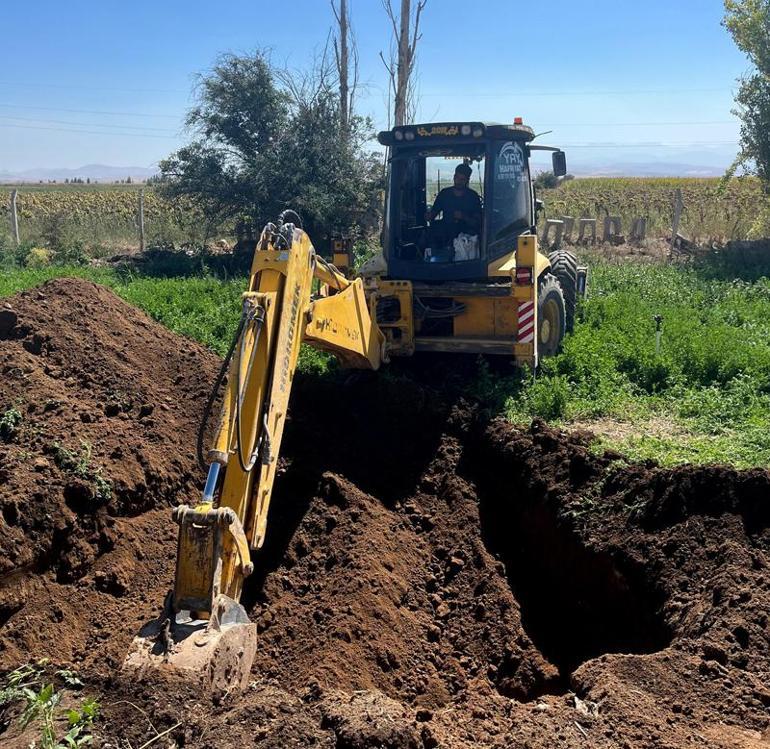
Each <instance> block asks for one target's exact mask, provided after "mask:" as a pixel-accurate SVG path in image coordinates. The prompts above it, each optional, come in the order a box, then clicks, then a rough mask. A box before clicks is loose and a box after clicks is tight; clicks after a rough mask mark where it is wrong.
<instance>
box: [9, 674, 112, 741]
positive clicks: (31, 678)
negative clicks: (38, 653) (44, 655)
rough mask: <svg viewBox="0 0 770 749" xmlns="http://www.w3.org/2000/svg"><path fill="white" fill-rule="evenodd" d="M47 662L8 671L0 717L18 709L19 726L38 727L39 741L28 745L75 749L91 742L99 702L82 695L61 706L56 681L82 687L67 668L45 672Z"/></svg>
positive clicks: (61, 696)
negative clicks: (51, 674)
mask: <svg viewBox="0 0 770 749" xmlns="http://www.w3.org/2000/svg"><path fill="white" fill-rule="evenodd" d="M48 671H49V669H48V661H47V660H40V661H38V662H36V663H34V664H31V663H28V664H26V665H24V666H21V667H19V668H17V669H16V670H15V671H11V673H9V674H8V676H7V677H6V678H5V682H4V683H3V685H2V688H0V717H2V718H5V715H6V714H7V712H8V711H9V710H10V709H20V711H21V712H20V715H19V717H18V719H17V722H18V726H19V729H21V730H22V731H26V730H27V729H29V728H31V727H34V728H35V730H36V731H37V730H39V734H38V740H39V743H38V740H35V741H33V742H32V743H31V744H30V746H40V747H41V749H76V748H77V747H83V746H88V745H90V744H91V743H92V742H93V736H92V733H91V732H92V727H93V722H94V720H95V719H96V717H97V716H98V714H99V703H98V702H97V701H96V700H94V699H92V698H89V697H87V698H85V699H84V700H82V701H81V702H78V703H76V704H75V706H73V707H70V708H60V703H61V702H62V699H63V697H64V692H62V691H60V690H57V688H56V682H59V683H63V685H64V686H65V687H67V688H68V689H78V688H80V687H81V686H82V682H81V681H80V679H79V678H78V677H77V676H76V675H75V674H74V673H73V672H72V671H69V670H66V669H64V670H59V671H56V672H55V673H54V674H53V677H50V676H49V675H48Z"/></svg>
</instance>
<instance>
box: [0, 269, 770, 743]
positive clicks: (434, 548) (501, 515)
mask: <svg viewBox="0 0 770 749" xmlns="http://www.w3.org/2000/svg"><path fill="white" fill-rule="evenodd" d="M36 294H37V292H31V293H30V294H28V295H25V296H23V297H17V298H15V299H14V300H11V304H12V306H13V308H14V310H15V311H16V312H17V314H18V321H17V322H16V323H15V324H14V326H13V327H12V328H10V329H9V330H10V332H8V331H6V333H4V334H3V335H4V336H5V340H3V341H2V342H0V356H2V357H3V361H4V362H5V365H4V366H7V367H11V368H13V367H16V368H18V370H19V372H20V374H18V375H14V377H16V378H21V373H26V377H27V380H26V382H27V384H26V385H25V387H24V390H23V391H22V392H23V393H24V394H25V395H24V400H23V402H22V403H21V407H20V408H19V411H20V412H22V413H24V414H25V419H24V420H23V421H22V422H21V424H20V425H19V426H18V428H14V429H13V430H12V434H11V435H10V437H7V438H4V439H6V440H7V441H6V442H5V444H3V445H2V450H3V456H4V457H3V464H2V469H1V470H4V471H7V478H6V481H5V483H4V484H3V486H2V487H1V488H0V502H2V506H3V508H5V507H6V506H9V507H10V506H13V504H14V503H16V504H17V505H18V504H19V503H20V502H22V501H26V502H27V503H28V504H27V505H25V507H24V508H23V511H20V512H18V513H17V514H16V515H15V518H16V521H15V523H14V524H9V523H8V518H7V517H6V511H5V509H3V517H4V518H5V524H2V525H0V532H1V535H0V542H1V543H2V544H3V546H2V548H3V549H4V550H7V554H6V557H5V560H4V562H3V563H4V564H6V565H8V566H7V569H9V570H15V572H12V573H11V576H10V577H9V576H8V575H6V576H4V578H3V581H4V587H3V590H4V591H5V592H6V594H7V595H10V592H12V591H18V590H21V589H24V590H26V591H27V599H26V604H25V601H23V600H21V601H17V602H16V603H15V604H13V606H11V607H10V609H9V608H6V615H5V618H6V619H7V621H5V623H4V624H3V625H2V627H0V636H2V638H3V639H2V642H3V643H4V648H5V649H4V651H3V652H2V654H1V655H2V659H3V663H4V665H5V666H10V665H12V664H14V663H18V662H21V661H24V660H27V659H29V657H30V655H34V656H43V655H47V656H51V657H53V658H54V659H55V660H56V661H57V662H71V661H74V662H76V663H79V665H78V670H79V671H80V672H81V673H82V674H84V676H85V677H87V688H88V689H89V690H90V691H92V692H97V693H98V694H99V696H100V702H101V704H102V719H101V720H100V722H99V724H98V733H99V734H100V735H101V737H102V738H103V739H104V740H105V741H106V742H108V743H110V744H111V745H112V746H123V745H128V744H127V743H126V742H130V745H132V746H141V745H142V744H144V743H145V742H146V741H149V740H150V739H153V738H154V737H156V736H157V735H158V733H160V732H162V731H165V730H166V729H172V730H170V732H169V733H168V734H166V735H165V736H164V740H169V739H170V740H173V741H175V742H176V744H177V745H185V746H196V747H215V746H237V745H253V746H257V747H262V748H263V749H264V748H266V747H276V748H277V747H288V746H318V747H330V748H331V747H338V748H343V749H351V748H356V747H362V748H363V747H391V748H393V749H395V748H396V747H415V748H417V749H423V748H430V747H439V746H440V747H468V746H486V747H508V746H528V747H532V748H536V747H543V748H545V747H553V746H557V745H558V746H568V747H571V746H574V747H578V746H581V747H582V746H595V747H618V746H621V747H651V746H655V747H683V746H699V747H700V746H710V747H727V746H738V747H762V746H767V745H768V744H770V738H769V736H770V734H768V733H767V731H768V725H769V724H770V719H768V715H767V708H768V706H770V691H769V690H768V689H767V688H766V686H765V685H766V684H767V682H768V677H769V676H770V673H769V672H770V659H769V658H768V639H770V626H769V624H768V616H767V613H766V612H767V611H768V608H769V605H770V575H768V569H767V564H768V553H769V552H770V549H769V548H768V545H769V544H770V531H769V530H768V528H770V515H768V509H767V508H768V507H769V506H770V505H768V500H767V497H768V496H770V476H768V474H767V472H765V471H758V470H757V471H749V472H736V471H732V470H730V469H726V468H720V467H709V468H700V469H696V468H691V467H689V468H681V469H677V470H673V471H672V470H662V469H659V468H656V467H655V466H653V465H628V464H626V463H625V462H624V461H622V460H620V459H619V456H617V455H609V454H607V455H603V456H595V455H593V454H592V453H591V452H590V450H589V439H590V438H589V437H588V436H587V435H581V434H572V435H569V434H564V433H561V432H558V431H555V430H552V429H550V428H548V427H546V426H545V425H543V424H541V423H536V424H534V425H533V426H532V428H531V429H530V430H528V431H526V432H520V431H517V430H515V429H513V428H512V427H511V426H510V425H509V424H506V423H505V422H503V421H491V422H489V421H487V420H485V419H484V418H482V416H481V414H479V413H478V412H477V410H476V409H475V408H474V407H472V406H471V405H470V404H468V403H466V402H464V401H463V400H462V399H461V398H457V397H447V395H446V392H447V390H446V389H444V388H443V387H442V390H441V392H439V390H438V389H437V388H436V387H435V384H436V382H437V378H436V370H435V369H433V368H430V367H428V366H425V367H423V368H422V369H420V368H419V367H420V365H416V366H417V367H418V368H417V369H415V367H414V366H413V367H412V369H411V370H410V371H408V372H405V371H404V370H403V369H401V370H399V369H396V368H392V369H391V370H390V371H389V372H387V373H382V374H380V375H378V376H376V377H369V376H365V377H352V378H351V377H340V378H339V380H335V381H318V380H311V379H303V378H297V382H296V385H295V392H294V393H293V396H292V398H293V401H292V408H291V418H290V422H289V424H288V426H287V431H286V437H285V441H284V449H283V451H282V459H281V460H282V465H281V469H280V472H279V477H278V480H277V483H276V489H275V494H274V499H273V505H272V508H271V517H270V523H269V531H268V539H267V542H266V544H265V547H264V548H263V549H262V550H261V551H260V552H258V553H256V554H255V557H254V561H255V564H256V569H257V572H256V573H255V574H254V575H253V576H252V578H250V580H249V585H248V588H247V590H246V592H245V596H244V598H245V603H246V604H247V606H248V608H249V610H250V612H251V616H252V618H253V619H254V620H255V621H256V622H257V623H258V627H259V632H260V635H259V652H258V657H257V662H256V664H255V668H254V674H253V677H254V681H253V683H252V686H251V688H250V689H249V691H248V692H247V693H246V694H244V695H240V696H238V697H231V698H229V699H227V700H225V701H223V702H221V703H220V704H217V705H211V704H207V703H205V702H202V701H201V699H200V697H198V696H197V695H194V694H190V693H187V692H185V691H184V690H181V689H180V690H175V689H174V690H168V689H165V690H158V689H157V687H156V686H154V685H153V684H152V683H142V682H138V683H129V684H127V683H125V682H123V681H122V680H120V679H119V678H117V677H116V676H115V670H114V666H115V664H116V663H117V661H118V659H119V657H120V656H121V654H122V653H123V652H124V651H125V649H126V647H127V644H128V639H129V638H130V636H131V635H132V634H133V632H134V631H135V630H136V629H137V628H138V625H139V623H140V622H142V621H145V620H146V619H148V618H149V617H150V616H152V615H153V614H154V613H155V612H156V611H157V607H158V605H159V604H160V602H161V600H162V598H163V594H164V593H165V590H166V589H167V588H168V585H169V583H170V577H171V571H172V566H173V554H174V540H173V533H172V529H171V524H170V522H169V519H168V512H167V510H166V509H163V507H164V505H165V504H167V503H168V502H169V501H172V500H173V499H174V498H176V499H181V498H183V497H184V498H187V497H189V494H188V492H191V491H193V492H194V490H193V488H192V483H191V482H193V481H194V479H196V478H198V477H197V476H196V472H195V468H194V462H193V457H192V454H191V446H192V445H193V444H194V436H195V428H196V421H197V415H198V413H199V411H200V407H201V400H202V396H203V394H204V392H205V391H206V389H207V387H208V386H209V383H210V382H211V379H212V378H213V374H214V370H215V367H216V362H215V361H214V359H213V358H212V357H211V356H210V355H207V354H206V353H205V352H203V351H201V350H200V349H199V348H198V347H196V346H194V345H193V344H190V343H189V342H187V341H182V340H180V339H178V338H176V337H174V336H172V335H171V334H169V333H167V332H166V331H163V330H162V329H160V328H158V327H157V326H156V325H154V323H152V322H151V321H149V320H147V318H145V317H144V316H142V315H141V314H139V313H137V312H135V311H133V310H130V309H129V308H127V307H125V305H123V304H122V303H121V302H119V301H118V300H116V299H115V298H114V297H113V296H112V295H111V294H109V292H106V291H104V290H102V289H98V287H93V286H91V285H88V284H84V283H83V282H57V283H56V284H49V285H48V286H47V287H44V288H43V290H42V294H43V295H44V296H45V297H46V298H45V299H44V300H37V298H36ZM88 298H90V299H92V300H93V299H97V300H98V304H96V303H94V308H93V309H92V311H91V314H90V315H82V314H80V315H78V314H77V313H75V312H74V311H73V309H72V308H73V304H72V300H73V299H74V300H80V301H81V302H83V301H84V300H86V299H88ZM40 301H45V302H46V305H45V306H43V305H42V304H40V303H39V302H40ZM104 310H107V311H109V314H108V313H105V314H103V315H102V314H101V313H102V311H104ZM25 320H26V322H25ZM27 328H29V329H27ZM116 330H117V331H119V332H118V334H117V335H115V331H116ZM86 333H87V334H86ZM67 335H70V336H71V338H70V340H68V339H67V338H66V336H67ZM36 336H38V339H36ZM92 338H93V339H96V340H98V341H101V342H102V345H100V346H96V347H93V346H90V345H88V346H87V345H86V343H85V341H89V342H90V341H91V339H92ZM35 340H40V341H41V343H40V345H39V346H38V344H36V343H35ZM63 342H66V343H63ZM123 346H128V349H127V350H124V349H123V348H122V347H123ZM30 347H32V348H37V349H39V350H38V351H37V353H33V352H31V351H30V350H29V348H30ZM180 350H181V351H184V352H188V351H193V352H194V357H195V361H190V358H188V355H187V354H186V353H185V354H180V353H179V352H180ZM105 352H106V353H105ZM120 353H122V354H123V355H124V356H123V357H122V356H120V355H119V354H120ZM53 357H58V361H59V362H61V363H55V362H54V359H53ZM140 357H141V358H140ZM137 361H141V362H142V364H141V366H137ZM91 362H93V363H91ZM190 364H192V366H190ZM46 368H49V369H51V368H52V369H53V370H54V371H56V372H60V373H61V372H72V374H67V375H65V377H64V378H62V376H61V375H60V376H59V377H58V378H53V377H52V375H50V374H48V373H46V372H45V370H46ZM116 369H117V372H116ZM77 373H88V374H89V381H88V386H87V387H84V386H83V384H82V381H81V380H80V378H79V375H78V374H77ZM68 377H69V378H71V383H70V384H69V385H66V386H65V384H64V383H66V382H67V378H68ZM177 377H183V378H186V379H184V380H182V381H180V383H177V384H174V378H177ZM53 380H55V381H56V384H54V382H53ZM20 382H23V380H20V379H17V380H16V381H15V385H13V386H8V390H7V391H6V390H5V389H4V390H2V391H0V393H2V396H3V398H4V399H5V400H4V402H5V403H10V400H9V397H10V396H9V394H8V393H11V394H12V395H13V394H14V393H15V392H18V391H19V387H20ZM127 383H129V384H130V390H129V391H128V395H130V396H131V397H130V398H129V397H128V395H121V396H115V395H114V392H113V391H115V390H116V388H117V387H118V385H119V384H121V385H122V386H123V387H129V385H128V384H127ZM442 386H443V383H442ZM3 387H4V388H5V387H6V386H5V385H4V386H3ZM14 388H15V390H14ZM44 388H58V389H57V390H56V392H58V393H59V395H58V396H57V397H58V398H59V399H60V400H61V399H63V398H64V397H65V396H67V398H68V400H67V401H66V402H67V403H68V404H69V405H68V407H67V408H61V409H60V410H58V411H56V410H50V411H45V410H44V409H43V408H42V407H40V406H38V408H36V409H35V410H34V411H33V412H31V416H30V417H27V416H26V414H27V413H30V412H28V405H29V403H30V402H32V401H33V398H34V401H35V402H36V403H40V402H41V401H43V400H45V398H46V397H47V395H46V394H47V393H48V392H49V391H48V390H45V389H44ZM111 393H112V396H110V394H111ZM120 393H123V391H120ZM107 396H110V397H107ZM164 398H167V399H168V400H167V402H166V405H167V406H168V408H169V410H168V411H166V412H165V418H164V419H162V420H161V419H158V420H157V422H156V423H155V424H153V425H152V426H149V425H148V424H147V423H146V422H147V421H148V420H150V421H154V420H155V419H154V413H155V412H154V413H153V414H151V415H150V416H149V417H148V416H143V417H139V412H140V410H141V406H142V405H143V404H144V403H147V404H155V407H156V409H157V408H158V404H160V403H163V402H164ZM182 398H184V401H183V400H182ZM113 402H117V403H122V402H126V403H128V402H130V403H132V404H133V405H132V407H131V408H129V409H127V410H124V409H123V408H121V409H120V411H119V414H125V418H123V417H121V416H120V415H117V416H107V415H106V414H105V413H103V412H100V411H99V407H100V406H99V404H101V408H102V409H103V408H104V404H106V403H113ZM83 403H86V404H88V408H87V409H85V410H87V411H88V412H89V413H92V414H94V413H95V414H100V413H101V415H100V416H99V420H96V419H94V420H93V421H88V420H85V421H84V420H82V419H81V418H80V417H79V413H80V408H81V405H80V404H83ZM136 404H139V406H138V407H137V405H136ZM75 408H77V409H78V411H77V412H75ZM32 417H35V418H37V417H39V418H40V419H41V422H40V426H39V427H37V428H33V424H35V423H36V422H31V423H27V422H28V418H29V419H31V418H32ZM43 417H45V419H44V418H43ZM150 433H154V434H159V435H161V436H160V438H159V440H160V441H158V442H152V440H150V439H149V438H148V436H149V434H150ZM52 439H55V440H58V441H60V442H61V443H62V444H63V440H64V439H67V440H69V442H67V444H68V445H69V448H68V449H70V450H72V449H75V447H76V446H77V444H78V441H79V440H81V439H84V440H89V442H90V443H91V444H92V445H94V448H93V452H92V461H91V462H92V463H93V466H92V467H91V468H90V469H89V470H90V473H89V472H88V471H86V475H87V476H90V479H89V480H88V481H90V482H91V483H95V476H96V475H97V474H96V469H97V468H101V474H100V475H101V476H102V477H103V478H110V479H112V480H113V481H114V486H113V492H112V494H111V495H110V497H109V499H107V500H106V501H105V500H90V503H86V504H77V503H76V504H75V506H74V507H73V506H71V505H70V504H68V501H67V497H68V496H69V495H68V494H67V493H66V492H65V488H66V486H67V482H68V481H69V480H70V479H71V476H70V473H72V470H70V469H67V468H66V467H62V466H61V465H59V464H58V463H57V461H56V460H55V457H54V455H55V454H52V453H51V452H50V451H48V450H46V445H48V444H49V442H50V440H52ZM148 444H150V445H152V446H153V449H152V450H149V448H148ZM116 445H120V446H122V447H123V449H124V454H125V455H133V454H134V453H133V450H132V448H128V449H127V448H126V445H130V446H139V445H141V446H142V449H146V450H149V452H148V459H147V460H145V461H144V462H142V461H139V460H136V461H133V460H129V461H126V460H124V461H123V462H121V461H119V460H116V459H113V458H111V457H110V456H111V451H112V450H114V447H115V446H116ZM73 446H74V447H73ZM97 446H98V449H99V452H97ZM23 453H24V454H28V455H27V457H26V458H24V460H28V461H32V463H31V464H25V463H22V462H21V461H22V460H23V459H22V457H21V456H22V454H23ZM38 456H39V457H43V458H45V460H46V461H47V462H48V463H49V465H48V467H47V468H46V471H45V472H42V471H41V473H40V474H38V472H37V471H36V470H35V466H34V461H35V460H36V459H37V457H38ZM9 460H12V461H15V462H14V463H13V465H14V466H17V467H16V469H15V470H8V465H9ZM174 461H176V463H175V462H174ZM30 465H31V467H30ZM41 465H42V464H41ZM41 477H42V478H41ZM78 478H80V479H82V476H80V477H78ZM88 481H86V483H88ZM139 485H142V486H144V487H145V488H144V489H143V490H138V488H137V487H138V486H139ZM150 487H152V489H150ZM32 492H37V493H38V494H37V495H33V494H32ZM32 496H39V497H41V498H43V499H38V500H36V501H37V502H45V503H47V504H45V505H44V507H45V508H47V509H46V512H45V513H44V512H42V511H40V510H38V509H36V508H35V507H34V505H33V504H32V503H31V499H30V498H31V497H32ZM95 496H96V495H95ZM193 496H194V493H193ZM94 501H96V504H97V505H98V506H97V507H96V509H94V507H93V503H94ZM56 513H59V514H60V515H63V516H64V517H65V518H66V519H67V526H66V532H63V531H60V532H58V534H57V527H59V526H57V522H56V519H57V515H56ZM46 515H47V516H48V518H47V519H46ZM107 531H109V537H110V539H111V540H110V541H109V542H108V543H106V544H104V543H101V542H100V539H101V534H102V533H106V532H107ZM70 536H71V537H72V538H73V539H74V541H73V542H70V541H68V540H67V539H69V538H70ZM30 539H31V540H32V541H31V542H30ZM14 543H15V544H16V546H14ZM69 543H75V544H79V546H78V548H81V547H82V548H83V549H84V550H85V547H86V546H87V547H88V549H87V550H86V551H87V553H78V554H77V555H76V556H75V559H76V560H87V561H84V562H80V563H79V564H73V562H71V561H67V559H69V555H70V554H71V551H70V550H69V547H68V546H67V544H69ZM83 545H85V546H83ZM38 547H39V548H41V549H47V551H45V553H39V552H38V551H37V549H38ZM15 548H18V549H20V550H22V551H24V553H26V554H27V555H28V557H29V559H28V561H26V562H25V563H24V565H25V566H22V565H15V566H14V557H13V556H12V555H13V554H15V553H17V552H15V551H14V549H15ZM72 548H75V547H74V546H72ZM62 550H63V551H62ZM9 560H10V561H9ZM14 575H15V577H14ZM20 580H21V582H22V583H23V585H19V581H20ZM6 581H7V582H6ZM62 635H64V637H63V641H64V643H65V645H64V646H63V647H62V646H60V645H59V639H60V638H62ZM0 717H1V716H0ZM1 724H2V723H0V725H1ZM12 733H13V729H9V732H8V733H7V734H6V737H7V740H8V741H10V742H11V744H12V739H11V738H10V737H11V736H12ZM27 743H28V741H27ZM20 745H21V744H20ZM24 745H25V746H26V743H24Z"/></svg>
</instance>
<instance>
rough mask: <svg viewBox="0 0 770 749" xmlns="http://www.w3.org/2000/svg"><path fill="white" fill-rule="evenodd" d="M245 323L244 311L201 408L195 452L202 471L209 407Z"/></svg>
mask: <svg viewBox="0 0 770 749" xmlns="http://www.w3.org/2000/svg"><path fill="white" fill-rule="evenodd" d="M245 325H246V313H245V312H244V313H243V314H241V319H240V320H239V321H238V328H237V329H236V331H235V335H234V336H233V340H232V341H231V342H230V347H229V348H228V349H227V353H226V354H225V358H224V360H223V361H222V366H221V367H220V368H219V374H218V375H217V379H216V381H215V382H214V387H213V388H212V389H211V393H210V394H209V397H208V400H207V401H206V407H205V408H204V409H203V416H202V418H201V423H200V426H199V427H198V440H197V443H196V454H197V457H198V465H199V466H200V467H201V469H202V470H204V471H206V470H208V465H207V464H206V460H205V458H204V456H203V440H204V437H205V432H206V427H207V426H208V423H209V419H210V418H211V409H212V408H213V406H214V402H215V401H216V398H217V395H218V394H219V389H220V388H221V387H222V383H223V382H224V380H225V377H226V376H227V370H228V368H229V367H230V361H231V360H232V358H233V353H234V352H235V347H236V346H237V345H238V340H239V339H240V337H241V333H242V332H243V329H244V327H245Z"/></svg>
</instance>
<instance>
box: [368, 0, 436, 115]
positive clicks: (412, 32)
mask: <svg viewBox="0 0 770 749" xmlns="http://www.w3.org/2000/svg"><path fill="white" fill-rule="evenodd" d="M427 2H428V0H417V4H416V6H415V7H414V13H413V12H412V2H411V0H401V12H400V13H399V15H398V18H396V12H395V11H394V10H393V4H392V0H382V5H383V7H384V8H385V12H386V13H387V14H388V18H389V19H390V23H391V26H392V27H393V39H394V41H395V47H396V50H395V60H394V54H392V53H391V56H390V60H389V61H387V60H386V59H385V57H384V55H383V54H382V52H380V58H381V59H382V62H383V64H384V65H385V68H386V70H387V71H388V75H389V76H390V90H391V92H392V94H393V102H394V106H393V118H394V121H395V125H396V126H398V125H403V124H404V123H405V122H406V121H407V120H408V119H410V118H411V117H413V116H414V109H415V105H416V102H415V98H414V96H413V93H414V86H413V81H412V74H413V73H414V64H415V60H416V52H417V42H419V41H420V39H421V38H422V34H420V16H421V15H422V11H423V9H424V8H425V6H426V4H427Z"/></svg>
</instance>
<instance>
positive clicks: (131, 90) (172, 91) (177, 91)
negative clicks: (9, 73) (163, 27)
mask: <svg viewBox="0 0 770 749" xmlns="http://www.w3.org/2000/svg"><path fill="white" fill-rule="evenodd" d="M0 86H18V87H19V88H58V89H68V90H70V91H127V92H129V93H132V94H141V93H152V94H189V93H190V91H189V90H183V89H179V88H116V87H115V86H73V85H72V84H67V83H21V82H19V81H0Z"/></svg>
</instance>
